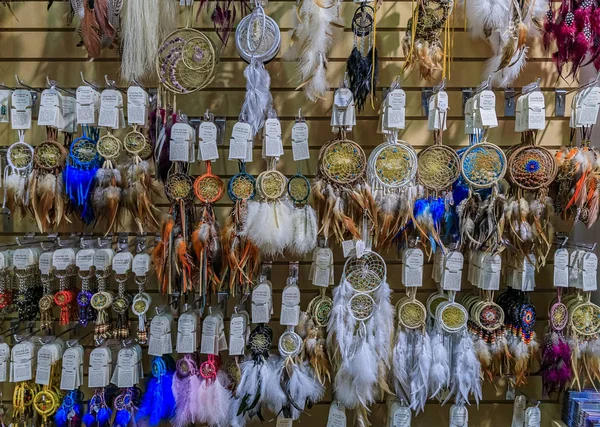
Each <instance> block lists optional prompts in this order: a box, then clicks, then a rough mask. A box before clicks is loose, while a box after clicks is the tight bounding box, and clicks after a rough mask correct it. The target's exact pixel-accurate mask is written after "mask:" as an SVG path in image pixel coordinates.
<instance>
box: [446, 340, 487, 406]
mask: <svg viewBox="0 0 600 427" xmlns="http://www.w3.org/2000/svg"><path fill="white" fill-rule="evenodd" d="M452 358H453V363H452V372H451V375H450V393H449V394H448V396H447V397H446V399H445V400H444V403H445V402H447V401H448V400H449V399H450V398H451V397H452V396H454V399H455V401H456V403H469V394H473V397H474V398H475V402H476V403H479V401H480V400H481V365H480V363H479V360H478V359H477V356H476V355H475V350H474V348H473V341H472V340H471V337H470V336H469V334H468V333H467V332H466V331H465V332H463V333H462V336H460V337H457V342H456V343H455V346H454V350H453V355H452Z"/></svg>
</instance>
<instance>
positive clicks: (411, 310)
mask: <svg viewBox="0 0 600 427" xmlns="http://www.w3.org/2000/svg"><path fill="white" fill-rule="evenodd" d="M398 317H399V320H400V323H401V324H402V325H403V326H405V327H406V328H408V329H416V328H420V327H421V326H423V324H424V323H425V307H423V304H421V303H420V302H419V301H416V300H415V301H407V302H405V303H403V304H401V305H400V307H399V309H398Z"/></svg>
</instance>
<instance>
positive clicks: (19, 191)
mask: <svg viewBox="0 0 600 427" xmlns="http://www.w3.org/2000/svg"><path fill="white" fill-rule="evenodd" d="M24 136H25V132H24V131H19V141H17V142H15V143H14V144H12V145H11V146H10V147H8V150H7V152H6V166H5V167H4V200H3V203H2V209H3V210H6V209H8V213H9V214H11V215H19V216H20V217H21V218H24V217H25V215H26V214H27V209H28V205H29V191H28V187H29V176H30V175H31V171H32V169H33V152H34V151H33V147H32V146H31V145H29V144H27V143H26V142H25V140H24Z"/></svg>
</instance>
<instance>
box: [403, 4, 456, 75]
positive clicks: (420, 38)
mask: <svg viewBox="0 0 600 427" xmlns="http://www.w3.org/2000/svg"><path fill="white" fill-rule="evenodd" d="M453 7H454V1H452V0H419V1H418V2H417V4H416V5H415V7H414V9H413V13H412V17H411V18H409V20H408V23H407V25H406V35H405V36H404V39H403V40H402V50H403V51H404V55H405V56H406V64H405V66H404V67H405V69H406V68H410V67H414V66H416V65H418V66H419V71H420V73H421V77H422V78H424V79H426V80H431V79H433V72H434V71H443V74H444V76H445V71H446V68H447V65H448V62H449V58H450V56H451V52H450V47H451V45H452V41H451V31H450V19H449V18H450V14H451V13H452V8H453ZM442 33H443V35H444V41H443V42H442V40H441V36H442Z"/></svg>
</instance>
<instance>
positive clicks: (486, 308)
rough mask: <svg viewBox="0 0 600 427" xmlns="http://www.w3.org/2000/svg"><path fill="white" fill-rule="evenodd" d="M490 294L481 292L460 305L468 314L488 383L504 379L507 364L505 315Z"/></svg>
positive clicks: (508, 355)
mask: <svg viewBox="0 0 600 427" xmlns="http://www.w3.org/2000/svg"><path fill="white" fill-rule="evenodd" d="M493 300H494V295H493V291H487V290H486V291H481V293H480V295H478V294H471V295H467V296H465V297H464V298H463V299H462V301H461V303H462V305H463V306H464V307H465V309H466V310H467V311H468V313H469V324H468V327H469V332H471V334H472V337H473V342H474V349H475V354H476V355H477V358H478V359H479V364H480V365H481V372H482V373H483V375H484V377H485V378H487V379H488V380H489V381H493V378H494V377H495V376H500V377H502V376H504V375H505V374H506V372H507V370H508V369H507V366H508V364H509V361H510V354H509V353H508V343H507V341H506V331H505V329H504V311H503V310H502V307H500V306H499V305H498V304H496V303H495V302H494V301H493Z"/></svg>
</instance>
